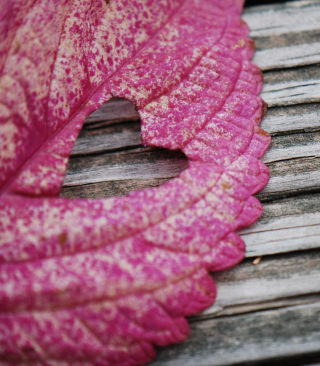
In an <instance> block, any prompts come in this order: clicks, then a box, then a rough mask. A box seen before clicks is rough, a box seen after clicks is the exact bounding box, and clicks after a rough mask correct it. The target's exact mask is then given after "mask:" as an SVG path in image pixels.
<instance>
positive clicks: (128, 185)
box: [61, 177, 172, 198]
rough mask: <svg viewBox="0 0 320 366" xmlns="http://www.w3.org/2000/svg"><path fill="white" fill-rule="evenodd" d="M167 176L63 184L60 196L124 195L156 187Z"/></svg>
mask: <svg viewBox="0 0 320 366" xmlns="http://www.w3.org/2000/svg"><path fill="white" fill-rule="evenodd" d="M171 179H172V177H169V178H149V179H146V178H145V179H128V180H114V181H106V182H99V183H92V184H84V185H80V186H69V187H68V186H64V187H62V191H61V197H65V198H105V197H112V196H125V195H126V194H128V193H130V192H132V191H137V190H140V189H146V188H150V187H157V186H159V185H160V184H163V183H165V182H168V181H169V180H171Z"/></svg>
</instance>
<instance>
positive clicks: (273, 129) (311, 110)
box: [261, 103, 320, 135]
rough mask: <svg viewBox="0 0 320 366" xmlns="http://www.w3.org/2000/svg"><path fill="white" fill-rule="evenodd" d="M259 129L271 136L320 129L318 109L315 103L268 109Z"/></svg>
mask: <svg viewBox="0 0 320 366" xmlns="http://www.w3.org/2000/svg"><path fill="white" fill-rule="evenodd" d="M261 127H262V128H263V129H265V130H266V131H268V132H269V133H270V134H271V135H283V134H290V133H297V132H311V131H316V130H319V129H320V108H319V104H317V103H310V104H300V105H293V106H286V107H276V108H268V110H267V114H266V116H265V118H264V119H263V120H262V123H261Z"/></svg>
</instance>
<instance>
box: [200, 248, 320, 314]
mask: <svg viewBox="0 0 320 366" xmlns="http://www.w3.org/2000/svg"><path fill="white" fill-rule="evenodd" d="M306 264H307V265H306ZM213 277H214V280H215V282H216V286H217V291H218V296H217V299H216V301H215V303H214V304H213V306H211V307H210V308H208V309H206V310H205V311H204V312H203V313H201V314H199V315H197V316H196V317H195V318H196V319H199V317H203V316H207V317H208V316H209V315H210V316H224V315H226V314H227V313H228V314H229V315H231V314H240V313H241V312H247V311H248V308H249V309H250V310H251V311H252V310H253V309H254V308H256V309H259V308H261V307H262V306H263V307H264V308H265V309H266V308H272V307H274V306H275V304H276V303H277V302H278V304H279V303H280V301H281V302H283V303H285V301H286V300H285V299H290V301H289V302H288V304H290V303H291V304H292V302H295V303H296V304H299V303H306V302H314V301H320V294H319V292H320V281H319V280H318V279H319V278H320V251H319V250H314V251H309V252H303V253H291V254H287V255H286V256H267V257H263V258H262V260H261V262H260V263H259V264H258V265H253V264H252V259H250V260H249V259H247V260H245V261H244V262H242V263H241V264H239V265H238V266H236V267H234V268H231V269H229V270H226V271H222V272H218V273H215V274H213ZM306 295H308V296H306ZM310 295H312V296H310ZM295 297H296V299H294V298H295Z"/></svg>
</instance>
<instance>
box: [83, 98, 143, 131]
mask: <svg viewBox="0 0 320 366" xmlns="http://www.w3.org/2000/svg"><path fill="white" fill-rule="evenodd" d="M138 120H139V113H138V112H137V111H136V110H135V106H134V105H133V104H132V103H130V102H129V101H127V100H124V99H121V98H112V99H110V100H109V101H108V102H107V103H105V104H104V105H102V106H101V107H100V108H99V109H98V110H96V111H95V112H93V113H91V114H90V116H88V117H87V119H86V120H85V122H84V124H85V125H86V124H93V125H92V126H89V128H95V127H101V126H106V125H109V124H112V123H116V122H118V121H121V122H123V121H138Z"/></svg>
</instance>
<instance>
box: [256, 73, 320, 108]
mask: <svg viewBox="0 0 320 366" xmlns="http://www.w3.org/2000/svg"><path fill="white" fill-rule="evenodd" d="M264 81H265V82H264V86H263V90H262V93H261V95H260V96H261V97H262V99H263V100H264V101H265V102H266V103H267V104H268V105H269V107H275V106H283V105H292V104H301V103H312V102H319V101H320V69H319V67H318V66H306V67H303V68H297V69H293V70H290V69H289V70H281V71H271V72H268V73H265V74H264Z"/></svg>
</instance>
